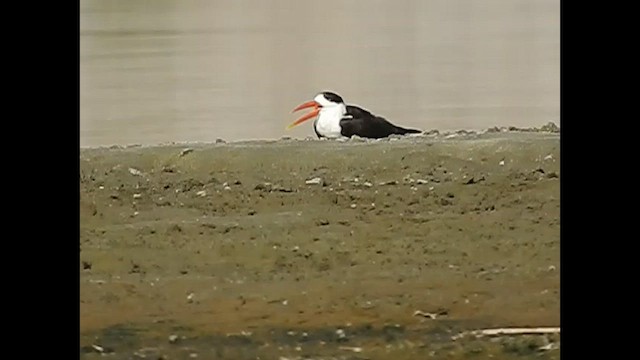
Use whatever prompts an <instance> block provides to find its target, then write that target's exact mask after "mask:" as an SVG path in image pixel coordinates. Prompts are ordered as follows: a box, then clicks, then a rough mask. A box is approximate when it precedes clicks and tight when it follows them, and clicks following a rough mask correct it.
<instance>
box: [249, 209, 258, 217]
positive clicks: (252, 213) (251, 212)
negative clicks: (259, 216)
mask: <svg viewBox="0 0 640 360" xmlns="http://www.w3.org/2000/svg"><path fill="white" fill-rule="evenodd" d="M256 213H257V211H255V210H249V212H248V213H247V215H249V216H253V215H255V214H256Z"/></svg>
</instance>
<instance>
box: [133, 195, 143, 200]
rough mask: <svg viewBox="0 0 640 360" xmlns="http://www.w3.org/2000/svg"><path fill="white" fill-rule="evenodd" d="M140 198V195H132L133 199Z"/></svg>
mask: <svg viewBox="0 0 640 360" xmlns="http://www.w3.org/2000/svg"><path fill="white" fill-rule="evenodd" d="M141 197H142V194H133V198H134V199H140V198H141Z"/></svg>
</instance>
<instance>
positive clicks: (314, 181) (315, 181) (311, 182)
mask: <svg viewBox="0 0 640 360" xmlns="http://www.w3.org/2000/svg"><path fill="white" fill-rule="evenodd" d="M304 183H305V184H307V185H320V184H322V179H321V178H319V177H315V178H313V179H310V180H307V181H305V182H304Z"/></svg>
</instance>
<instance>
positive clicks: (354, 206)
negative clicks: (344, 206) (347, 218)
mask: <svg viewBox="0 0 640 360" xmlns="http://www.w3.org/2000/svg"><path fill="white" fill-rule="evenodd" d="M357 206H358V205H356V204H351V205H350V206H349V207H350V208H352V209H355V208H356V207H357Z"/></svg>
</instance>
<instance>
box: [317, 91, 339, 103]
mask: <svg viewBox="0 0 640 360" xmlns="http://www.w3.org/2000/svg"><path fill="white" fill-rule="evenodd" d="M322 95H324V97H325V99H327V100H329V101H332V102H334V103H337V104H342V103H344V101H343V100H342V97H340V95H338V94H336V93H334V92H331V91H323V92H322Z"/></svg>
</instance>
